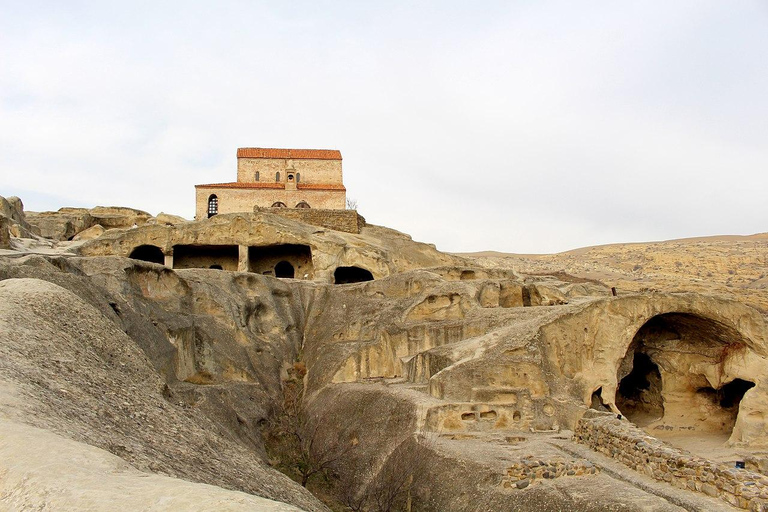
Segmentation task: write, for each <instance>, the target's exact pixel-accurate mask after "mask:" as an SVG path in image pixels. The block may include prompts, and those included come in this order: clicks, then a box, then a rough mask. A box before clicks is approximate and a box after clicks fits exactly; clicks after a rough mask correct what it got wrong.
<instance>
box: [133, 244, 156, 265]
mask: <svg viewBox="0 0 768 512" xmlns="http://www.w3.org/2000/svg"><path fill="white" fill-rule="evenodd" d="M128 257H129V258H132V259H134V260H142V261H148V262H150V263H159V264H160V265H163V264H164V263H165V255H164V254H163V251H162V250H161V249H160V248H159V247H157V246H155V245H140V246H138V247H136V248H135V249H134V250H132V251H131V254H130V255H128Z"/></svg>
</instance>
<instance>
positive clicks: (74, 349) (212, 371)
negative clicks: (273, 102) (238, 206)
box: [0, 198, 768, 511]
mask: <svg viewBox="0 0 768 512" xmlns="http://www.w3.org/2000/svg"><path fill="white" fill-rule="evenodd" d="M0 206H2V208H3V209H2V211H0V304H1V305H2V307H0V381H2V385H0V432H1V435H0V453H2V457H0V509H7V510H25V509H46V508H48V509H55V510H114V509H115V508H118V507H126V506H127V507H129V508H132V509H133V508H135V509H146V510H180V509H183V510H209V509H217V510H218V509H221V510H329V509H333V510H369V511H374V510H376V511H378V510H382V511H383V510H424V511H445V510H456V511H465V510H466V511H475V510H681V509H686V510H731V509H735V508H740V509H749V510H763V509H765V507H766V506H768V476H765V473H767V472H768V458H766V457H765V455H764V454H765V453H766V450H768V448H767V447H768V418H766V417H765V412H764V411H766V410H768V364H766V362H767V361H766V357H768V339H767V336H768V329H767V328H766V317H765V314H764V312H765V310H764V309H762V308H763V307H764V303H763V302H762V301H763V300H764V297H763V296H762V295H761V290H763V289H762V288H761V287H760V286H761V285H760V284H759V283H760V282H761V281H760V280H761V279H764V277H759V270H758V267H759V265H760V264H761V262H762V264H763V265H764V263H765V258H766V253H767V252H768V251H766V245H765V238H762V237H755V238H754V239H752V240H751V241H746V240H744V241H739V240H734V241H721V242H723V243H725V242H728V243H732V244H737V243H738V242H744V243H745V244H748V246H747V245H743V246H741V247H740V246H738V245H733V246H728V247H729V248H728V249H726V248H725V247H724V246H723V245H719V244H718V243H712V244H708V242H707V241H706V240H700V241H690V242H685V241H681V242H675V243H677V244H681V246H686V247H687V249H683V248H679V249H674V250H673V249H671V248H669V246H661V247H656V246H655V245H653V244H645V245H644V246H642V247H640V246H611V247H605V248H591V249H587V250H582V251H576V252H572V253H566V254H563V255H552V256H513V255H487V254H485V255H474V256H467V255H449V254H444V253H441V252H439V251H437V250H436V249H435V248H434V246H431V245H428V244H422V243H418V242H415V241H413V240H412V239H411V238H410V237H409V236H407V235H404V234H402V233H398V232H396V231H393V230H389V229H386V228H382V227H377V226H370V225H365V224H364V223H359V225H360V226H362V227H361V228H360V229H359V232H357V233H355V232H348V231H338V230H335V229H333V228H332V227H328V226H317V225H312V224H307V223H304V222H301V221H300V220H297V219H295V218H290V217H285V216H281V215H275V214H272V213H270V212H269V211H259V212H256V213H253V214H229V215H219V216H216V217H213V218H211V219H207V220H204V221H199V222H188V221H183V219H178V218H173V219H170V220H168V221H167V222H166V221H160V216H158V217H156V218H153V217H151V216H149V214H146V218H145V217H144V215H143V214H142V213H136V212H137V211H136V210H130V209H109V213H108V215H109V216H111V217H110V219H111V220H110V221H109V226H106V225H105V223H106V221H104V220H103V219H104V218H106V217H105V215H107V212H105V211H103V210H102V211H100V212H99V211H97V212H93V211H86V212H82V211H77V212H70V211H69V210H60V211H59V212H56V213H54V214H37V215H29V214H26V213H25V212H24V211H23V205H22V204H21V201H20V200H18V199H16V198H10V199H8V200H0ZM86 213H87V215H88V216H90V218H91V219H96V218H99V219H101V220H100V221H99V222H97V223H95V224H94V223H93V220H91V221H88V222H84V221H82V219H83V218H86V219H87V217H86V216H85V214H86ZM139 217H141V218H142V219H144V220H143V221H141V222H139V220H138V218H139ZM52 219H55V220H52ZM121 219H122V220H121ZM152 219H154V220H152ZM97 225H98V226H101V228H103V231H100V230H99V229H97V230H96V231H100V232H98V233H92V234H89V235H88V236H80V237H79V238H77V237H78V235H80V234H82V233H84V232H85V231H88V230H92V229H93V228H94V227H95V226H97ZM55 226H59V227H55ZM70 228H71V229H70ZM76 238H77V239H76ZM691 244H702V245H698V246H697V245H693V246H692V245H691ZM691 247H697V249H695V250H694V249H691ZM657 249H658V250H657ZM731 250H732V251H733V252H732V253H729V252H728V251H731ZM665 251H666V252H665ZM675 251H678V252H679V253H680V254H681V255H682V254H683V253H685V251H688V254H689V257H688V258H682V257H680V256H678V257H677V259H674V256H672V253H674V252H675ZM695 251H698V252H699V253H701V254H699V256H698V257H697V255H696V254H695ZM709 254H711V256H710V255H709ZM640 255H642V258H643V259H640ZM635 258H636V261H634V262H633V261H632V260H633V259H635ZM678 262H679V265H678ZM636 267H637V268H636ZM753 267H754V268H753ZM693 270H695V272H694V271H693ZM730 270H733V271H734V274H730V273H729V271H730ZM708 272H711V273H712V276H708V275H707V273H708ZM725 274H728V275H730V276H731V279H730V281H728V277H725ZM710 277H711V279H710ZM612 288H615V289H616V290H615V293H614V291H613V290H612ZM742 291H743V292H745V293H744V295H741V292H742ZM294 437H295V438H298V439H300V442H293V441H291V440H290V439H288V438H294ZM72 461H76V464H72ZM737 463H738V466H742V465H743V466H744V468H741V467H739V468H738V469H737ZM278 469H279V470H282V472H281V471H278ZM286 475H289V476H290V478H289V476H286ZM302 484H305V485H306V488H305V487H304V486H303V485H302ZM307 489H310V490H312V491H313V492H314V494H312V493H310V492H308V491H307Z"/></svg>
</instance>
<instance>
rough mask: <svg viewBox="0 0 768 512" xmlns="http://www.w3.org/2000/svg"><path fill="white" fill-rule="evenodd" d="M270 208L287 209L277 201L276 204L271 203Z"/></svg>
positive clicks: (282, 203)
mask: <svg viewBox="0 0 768 512" xmlns="http://www.w3.org/2000/svg"><path fill="white" fill-rule="evenodd" d="M272 208H288V206H286V204H285V203H284V202H282V201H278V202H276V203H272Z"/></svg>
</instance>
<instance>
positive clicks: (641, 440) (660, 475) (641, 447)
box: [574, 416, 768, 511]
mask: <svg viewBox="0 0 768 512" xmlns="http://www.w3.org/2000/svg"><path fill="white" fill-rule="evenodd" d="M574 438H575V440H576V441H577V442H579V443H582V444H585V445H587V446H589V447H590V448H592V449H593V450H595V451H597V452H600V453H603V454H605V455H608V456H609V457H612V458H613V459H615V460H617V461H620V462H622V463H623V464H625V465H627V466H629V467H630V468H632V469H634V470H635V471H639V472H640V473H643V474H645V475H647V476H649V477H651V478H654V479H656V480H659V481H662V482H666V483H668V484H671V485H672V486H674V487H677V488H680V489H688V490H692V491H698V492H701V493H704V494H706V495H708V496H711V497H714V498H720V499H721V500H723V501H725V502H727V503H729V504H730V505H733V506H734V507H738V508H742V509H745V510H752V511H766V510H768V477H765V476H763V475H761V474H758V473H755V472H753V471H749V470H747V469H738V468H736V467H734V466H732V465H730V464H725V463H715V462H711V461H708V460H706V459H702V458H701V457H696V456H693V455H691V454H689V453H687V452H683V451H681V450H678V449H676V448H673V447H671V446H669V445H668V444H666V443H663V442H662V441H659V440H658V439H656V438H654V437H651V436H649V435H648V434H646V433H645V432H644V431H642V430H640V429H639V428H638V427H636V426H635V425H633V424H632V423H629V422H628V421H626V420H619V419H617V418H615V417H612V416H606V417H600V418H588V419H587V418H585V419H582V420H581V421H579V423H578V426H577V428H576V432H575V436H574Z"/></svg>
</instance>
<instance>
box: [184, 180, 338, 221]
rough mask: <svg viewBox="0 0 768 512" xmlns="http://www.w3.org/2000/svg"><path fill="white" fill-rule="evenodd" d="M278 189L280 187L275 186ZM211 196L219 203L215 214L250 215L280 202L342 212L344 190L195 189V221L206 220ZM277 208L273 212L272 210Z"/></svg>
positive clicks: (290, 205)
mask: <svg viewBox="0 0 768 512" xmlns="http://www.w3.org/2000/svg"><path fill="white" fill-rule="evenodd" d="M278 185H280V184H278ZM211 194H215V195H216V197H217V198H218V200H219V213H250V212H252V211H253V210H254V208H256V207H262V208H269V207H270V206H272V205H273V204H274V203H276V202H278V201H281V202H283V203H285V204H286V205H287V206H288V207H289V208H293V207H295V206H296V205H297V204H298V203H299V202H301V201H306V202H307V203H309V206H310V207H311V208H310V209H344V208H345V207H346V198H347V193H346V191H345V190H343V189H342V190H313V189H301V188H299V189H298V190H287V189H285V188H283V186H282V185H280V188H237V187H229V186H221V187H216V186H200V185H198V186H197V187H195V195H196V200H195V204H196V208H195V219H196V220H203V219H205V218H207V217H208V198H209V197H210V196H211ZM276 209H277V208H275V210H276Z"/></svg>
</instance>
